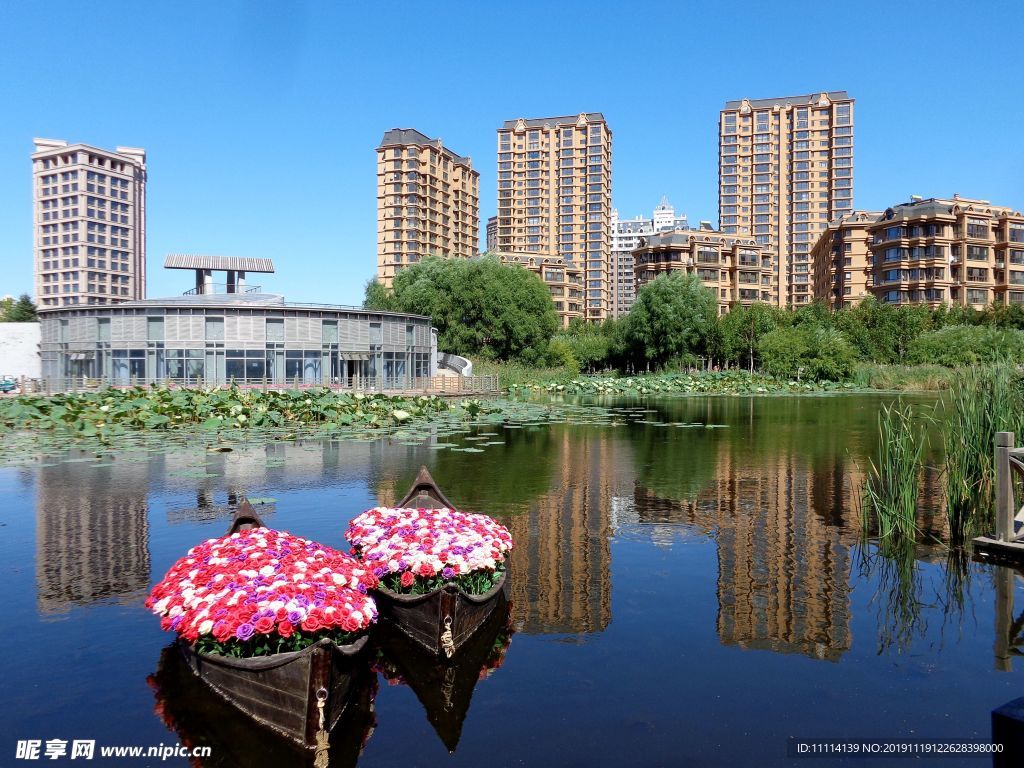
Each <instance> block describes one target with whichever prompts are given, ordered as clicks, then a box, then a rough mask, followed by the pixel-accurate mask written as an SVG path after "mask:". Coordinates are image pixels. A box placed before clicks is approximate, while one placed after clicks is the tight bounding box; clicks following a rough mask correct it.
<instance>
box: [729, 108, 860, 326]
mask: <svg viewBox="0 0 1024 768" xmlns="http://www.w3.org/2000/svg"><path fill="white" fill-rule="evenodd" d="M718 161H719V165H718V182H719V187H718V214H719V226H720V228H721V230H722V232H724V233H726V234H732V235H744V236H750V237H753V238H754V239H755V240H756V241H757V243H758V244H759V245H761V246H763V247H764V248H765V252H766V253H768V254H770V255H771V256H772V259H773V261H774V264H773V267H774V270H775V284H776V285H775V288H774V290H773V297H772V301H773V302H775V303H778V304H779V305H780V306H799V305H801V304H806V303H808V302H810V301H811V298H812V275H811V273H812V266H811V247H812V246H813V245H814V243H815V242H816V241H817V239H818V237H819V235H820V234H821V233H822V231H823V230H824V229H825V227H826V225H827V223H828V222H829V221H832V220H834V219H837V218H839V217H840V216H842V215H844V214H846V213H848V212H850V211H852V209H853V99H851V98H850V97H849V96H848V95H847V93H846V91H831V92H827V93H825V92H822V93H814V94H810V95H807V96H789V97H782V98H777V99H741V100H739V101H729V102H726V105H725V109H723V110H722V112H721V116H720V122H719V137H718Z"/></svg>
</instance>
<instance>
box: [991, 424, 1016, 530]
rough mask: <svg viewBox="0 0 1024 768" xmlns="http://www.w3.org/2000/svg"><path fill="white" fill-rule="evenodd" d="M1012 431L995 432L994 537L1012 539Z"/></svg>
mask: <svg viewBox="0 0 1024 768" xmlns="http://www.w3.org/2000/svg"><path fill="white" fill-rule="evenodd" d="M1012 449H1013V432H996V539H998V540H999V541H1013V518H1014V512H1015V511H1016V510H1015V509H1014V501H1013V477H1012V476H1011V474H1010V451H1011V450H1012Z"/></svg>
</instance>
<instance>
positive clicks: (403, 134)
mask: <svg viewBox="0 0 1024 768" xmlns="http://www.w3.org/2000/svg"><path fill="white" fill-rule="evenodd" d="M410 145H412V146H417V147H427V146H430V147H436V148H437V149H439V150H441V152H442V153H443V154H445V155H447V156H448V157H450V158H451V159H452V160H454V161H455V162H456V163H458V164H459V165H472V160H470V158H468V157H463V156H462V155H460V154H458V153H457V152H452V150H450V149H448V147H446V146H444V144H443V143H442V142H441V140H440V139H432V138H430V137H429V136H427V135H426V134H425V133H421V132H420V131H417V130H416V129H415V128H391V129H390V130H387V131H385V132H384V138H383V139H381V140H380V146H379V147H378V149H380V148H381V147H393V146H401V147H407V146H410Z"/></svg>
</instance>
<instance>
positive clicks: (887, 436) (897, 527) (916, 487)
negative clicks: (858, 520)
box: [862, 403, 925, 542]
mask: <svg viewBox="0 0 1024 768" xmlns="http://www.w3.org/2000/svg"><path fill="white" fill-rule="evenodd" d="M878 431H879V438H880V439H879V445H878V455H877V459H875V458H872V459H870V460H869V465H868V472H867V479H866V480H865V482H864V488H863V499H864V512H865V514H864V515H863V517H862V521H863V525H864V527H865V529H864V534H865V536H867V535H869V534H870V530H869V529H870V526H871V522H872V520H873V521H874V522H875V523H876V525H877V534H878V536H879V538H880V539H881V540H882V541H883V542H885V541H889V540H893V539H905V540H907V541H911V542H912V541H915V540H916V538H917V500H918V495H919V493H920V475H921V468H922V456H923V454H924V446H925V429H924V426H923V425H922V424H921V423H920V422H919V420H918V419H915V417H914V412H913V409H912V408H911V407H910V406H909V405H904V404H903V403H895V404H893V405H887V406H882V410H881V412H880V413H879V415H878Z"/></svg>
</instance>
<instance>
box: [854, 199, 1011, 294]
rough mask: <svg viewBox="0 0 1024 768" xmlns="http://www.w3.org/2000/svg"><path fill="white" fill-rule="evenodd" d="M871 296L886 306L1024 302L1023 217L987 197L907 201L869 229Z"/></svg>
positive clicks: (893, 208)
mask: <svg viewBox="0 0 1024 768" xmlns="http://www.w3.org/2000/svg"><path fill="white" fill-rule="evenodd" d="M868 234H869V235H870V236H871V241H870V246H869V247H870V249H871V253H872V255H873V257H874V265H873V270H874V275H873V286H872V289H871V290H872V291H873V292H874V294H875V296H876V297H877V298H878V300H879V301H883V302H886V303H889V304H904V303H916V302H922V303H926V304H929V305H931V306H938V305H940V304H943V303H948V304H959V305H960V306H972V307H974V308H975V309H984V308H985V307H986V306H988V305H989V304H992V303H1003V302H1006V303H1009V304H1024V214H1022V213H1021V211H1019V210H1015V209H1013V208H1007V207H1005V206H998V205H992V204H991V203H989V202H988V201H986V200H973V199H968V198H965V197H960V196H959V195H953V197H952V198H951V199H943V198H936V197H932V198H928V199H924V198H921V197H912V198H911V200H910V202H909V203H901V204H899V205H894V206H892V207H891V208H888V209H886V211H885V213H883V214H882V215H881V216H880V217H879V218H878V219H877V220H876V221H875V222H874V223H872V224H871V226H870V227H869V228H868Z"/></svg>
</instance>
